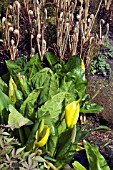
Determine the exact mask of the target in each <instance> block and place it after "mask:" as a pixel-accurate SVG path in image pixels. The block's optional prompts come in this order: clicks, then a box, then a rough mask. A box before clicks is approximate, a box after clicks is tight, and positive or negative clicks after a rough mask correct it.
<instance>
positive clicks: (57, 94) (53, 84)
mask: <svg viewBox="0 0 113 170" xmlns="http://www.w3.org/2000/svg"><path fill="white" fill-rule="evenodd" d="M6 65H7V68H8V71H9V75H7V76H6V75H5V76H3V78H2V79H0V102H1V106H2V107H1V108H0V113H1V114H0V116H1V119H0V120H1V123H8V124H12V125H13V129H14V130H13V131H14V134H15V133H16V135H17V137H18V138H19V140H20V141H21V143H22V145H23V146H25V147H26V150H27V151H32V152H35V153H38V150H39V149H41V150H42V153H43V154H46V153H48V156H50V157H52V158H53V159H55V162H54V165H55V166H56V167H57V168H58V169H60V168H62V167H63V166H64V165H65V164H66V163H68V162H69V161H70V160H71V159H72V158H73V155H74V153H75V150H76V149H77V147H78V144H77V143H78V142H79V140H81V139H82V138H84V137H85V136H86V135H87V134H89V133H90V132H91V130H89V131H86V132H85V131H82V127H80V126H78V125H77V122H78V118H79V114H80V112H81V113H84V114H86V113H96V112H100V111H102V109H103V108H102V107H101V106H98V105H97V104H95V103H91V102H90V101H88V100H86V99H87V94H86V86H87V80H86V78H85V72H84V70H83V66H82V60H81V59H80V57H78V56H72V57H71V58H70V59H69V60H68V62H64V61H63V60H58V58H57V57H56V56H54V55H53V54H52V53H50V52H47V53H46V65H48V67H45V65H44V63H43V62H41V61H40V59H39V56H38V55H37V54H36V55H35V56H34V57H33V58H31V59H30V61H29V62H26V58H19V59H18V60H16V62H14V61H10V60H9V61H6ZM3 80H4V81H3ZM102 128H103V127H102Z"/></svg>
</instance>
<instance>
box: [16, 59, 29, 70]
mask: <svg viewBox="0 0 113 170" xmlns="http://www.w3.org/2000/svg"><path fill="white" fill-rule="evenodd" d="M15 63H16V64H17V65H18V66H20V68H22V70H24V68H25V66H26V64H27V58H26V57H19V58H17V59H16V61H15Z"/></svg>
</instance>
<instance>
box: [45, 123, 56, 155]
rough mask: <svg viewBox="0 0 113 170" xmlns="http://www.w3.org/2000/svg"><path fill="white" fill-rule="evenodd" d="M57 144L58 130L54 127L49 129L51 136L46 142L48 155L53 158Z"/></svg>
mask: <svg viewBox="0 0 113 170" xmlns="http://www.w3.org/2000/svg"><path fill="white" fill-rule="evenodd" d="M57 142H58V129H57V127H56V126H55V125H54V126H52V127H51V134H50V137H49V139H48V142H47V147H48V151H49V153H50V155H51V156H52V157H53V156H54V155H55V153H56V149H57Z"/></svg>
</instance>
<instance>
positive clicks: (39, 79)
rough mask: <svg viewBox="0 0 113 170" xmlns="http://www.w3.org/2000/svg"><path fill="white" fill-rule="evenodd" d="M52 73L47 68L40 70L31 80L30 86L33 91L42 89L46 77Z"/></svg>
mask: <svg viewBox="0 0 113 170" xmlns="http://www.w3.org/2000/svg"><path fill="white" fill-rule="evenodd" d="M52 73H53V72H52V70H51V69H49V68H44V69H42V70H40V71H39V72H37V73H36V74H35V75H34V76H33V77H32V78H31V80H30V83H31V86H32V87H33V88H35V89H37V88H40V87H42V86H43V84H44V82H45V81H46V79H47V77H48V74H49V75H50V76H51V75H52Z"/></svg>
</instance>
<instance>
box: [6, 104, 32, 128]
mask: <svg viewBox="0 0 113 170" xmlns="http://www.w3.org/2000/svg"><path fill="white" fill-rule="evenodd" d="M8 109H9V111H10V114H9V118H8V124H13V128H20V127H22V126H24V125H31V124H32V121H31V120H29V119H27V118H25V117H23V116H22V114H21V113H19V112H18V111H17V110H16V109H15V108H14V107H13V106H12V105H9V108H8Z"/></svg>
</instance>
